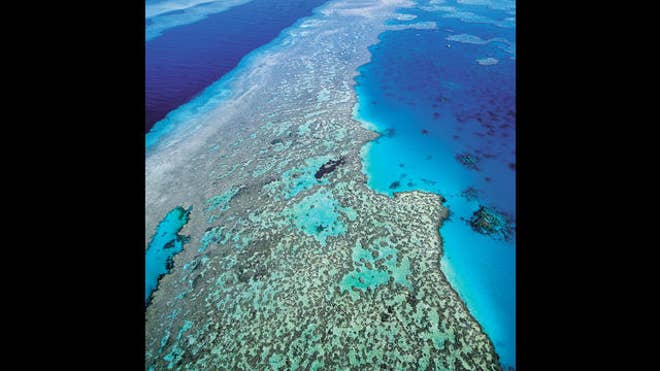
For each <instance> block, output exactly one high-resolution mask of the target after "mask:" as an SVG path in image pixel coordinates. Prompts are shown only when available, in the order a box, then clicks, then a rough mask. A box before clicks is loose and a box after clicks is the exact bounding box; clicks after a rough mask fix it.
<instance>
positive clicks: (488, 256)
mask: <svg viewBox="0 0 660 371" xmlns="http://www.w3.org/2000/svg"><path fill="white" fill-rule="evenodd" d="M466 2H467V1H462V2H461V3H457V2H454V1H447V2H444V3H443V4H440V5H438V4H434V3H433V2H424V1H423V2H421V7H419V8H415V9H401V12H402V13H408V14H414V15H416V16H417V18H416V19H414V20H413V21H412V22H425V21H433V22H436V24H437V25H438V28H437V29H434V30H415V29H409V30H403V31H393V32H392V31H389V32H385V33H383V34H381V35H380V40H381V41H380V43H379V44H377V45H375V46H373V47H371V48H370V50H371V52H372V60H371V62H370V63H368V64H366V65H364V66H362V67H360V69H359V72H360V75H359V76H358V77H357V78H356V81H357V83H358V85H357V87H356V92H357V94H358V108H357V110H356V118H357V119H359V120H362V121H363V122H365V124H366V125H372V126H373V127H375V129H376V130H377V131H379V132H381V133H382V135H381V137H379V138H377V139H376V140H374V141H373V142H371V143H368V144H367V145H366V146H365V148H364V149H363V160H364V168H363V170H364V172H365V174H366V175H367V178H368V184H369V186H370V187H372V188H373V189H375V190H377V191H379V192H382V193H385V194H388V195H392V194H393V193H394V192H400V191H409V190H424V191H430V192H435V193H438V194H440V195H442V196H443V197H444V198H445V199H446V201H445V202H444V204H445V206H447V207H448V208H449V211H450V217H449V220H448V221H446V222H445V223H444V224H443V226H442V228H441V229H440V235H441V237H442V238H443V246H444V254H443V258H442V260H441V262H440V265H441V267H442V270H443V271H444V272H445V274H446V275H447V277H448V279H449V281H450V282H451V284H452V286H453V287H454V288H455V289H456V290H457V292H458V293H459V294H460V296H461V297H462V298H463V300H464V301H465V302H466V304H467V306H468V308H469V309H470V312H471V313H472V315H473V316H474V317H475V318H476V319H477V320H478V322H479V323H480V324H481V325H482V327H483V328H484V330H485V331H486V333H487V334H488V335H489V337H490V338H491V340H492V341H493V343H494V345H495V349H496V351H497V353H498V355H499V356H500V361H501V363H502V365H503V366H504V367H509V366H511V367H515V331H516V324H515V318H516V312H515V300H516V290H515V263H516V254H515V249H516V247H515V215H516V212H515V125H516V122H515V110H516V108H515V27H514V26H515V24H514V22H513V21H512V19H513V18H515V8H513V4H514V3H513V2H502V1H500V2H489V1H485V0H484V1H478V2H475V1H472V3H475V4H476V3H479V4H484V5H468V4H465V3H466ZM391 23H392V24H398V23H405V22H398V21H393V22H391ZM481 206H485V207H489V208H492V209H493V210H496V212H498V213H500V214H501V215H502V216H503V219H505V220H507V221H508V223H509V224H508V226H507V227H508V228H510V229H511V230H512V231H514V235H513V237H511V236H507V235H504V234H499V233H493V234H482V233H478V232H477V231H475V230H474V229H473V228H472V226H471V225H470V223H469V222H470V219H471V218H472V216H473V214H474V213H475V212H476V211H477V210H479V208H480V207H481Z"/></svg>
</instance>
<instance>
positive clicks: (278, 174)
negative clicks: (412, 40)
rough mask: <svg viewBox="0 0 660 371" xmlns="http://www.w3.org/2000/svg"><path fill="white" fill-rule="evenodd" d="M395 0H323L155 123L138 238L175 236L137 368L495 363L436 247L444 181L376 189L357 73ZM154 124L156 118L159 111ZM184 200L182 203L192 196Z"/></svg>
mask: <svg viewBox="0 0 660 371" xmlns="http://www.w3.org/2000/svg"><path fill="white" fill-rule="evenodd" d="M414 5H415V4H414V3H413V2H409V1H401V0H363V1H347V0H336V1H335V0H333V1H330V2H328V3H327V4H326V5H324V6H322V7H321V8H319V9H317V10H316V11H315V14H314V16H313V17H310V18H307V19H303V20H301V21H300V22H298V23H297V24H295V25H294V26H292V27H291V28H289V29H287V30H285V31H284V32H283V33H282V34H281V35H280V37H279V38H278V39H276V40H275V41H273V43H271V44H269V45H268V46H267V47H264V48H261V49H259V50H257V51H256V52H254V53H252V54H251V55H250V56H248V57H247V58H246V59H244V61H243V62H241V65H239V67H238V68H237V69H236V70H235V71H234V73H232V74H231V76H229V77H228V78H226V79H223V81H221V82H220V83H219V84H218V85H217V86H214V87H212V88H211V89H210V90H208V92H207V94H202V97H204V99H205V100H203V101H202V100H197V101H192V102H190V103H189V104H187V105H185V106H183V107H181V108H180V109H178V110H177V112H176V113H175V114H173V115H172V116H170V119H169V120H168V121H167V122H166V123H164V124H163V125H161V127H160V129H161V134H160V135H159V136H158V137H157V138H156V139H152V142H151V143H152V144H151V145H150V146H149V148H148V150H147V155H146V168H145V171H146V200H145V202H146V205H145V206H146V220H145V222H146V231H147V233H146V234H145V247H147V246H149V244H150V242H151V241H150V238H151V236H153V235H154V231H155V230H156V229H157V226H158V225H159V223H160V222H161V220H162V219H163V218H164V217H165V216H166V215H167V214H168V212H170V211H171V210H172V209H173V208H176V207H182V208H185V209H187V210H191V211H190V214H189V215H188V220H187V223H186V224H185V225H184V226H183V227H182V228H181V230H180V231H179V233H180V234H181V235H185V236H189V237H187V241H188V242H187V243H186V244H185V246H184V248H183V250H182V251H181V252H179V253H178V254H177V255H175V256H174V258H173V265H172V267H171V270H170V272H169V274H166V275H164V276H163V277H162V278H161V279H160V281H159V282H158V289H157V290H156V291H154V292H153V295H152V299H151V302H150V304H149V306H148V307H147V309H146V312H145V317H146V318H145V320H146V324H145V330H146V342H145V348H146V354H145V355H146V360H145V369H153V370H161V369H276V370H277V369H291V370H295V369H314V370H316V369H321V368H323V369H374V368H386V369H419V370H426V369H437V370H443V369H447V370H461V369H473V370H497V369H500V365H499V362H498V357H497V355H496V353H495V352H494V349H493V344H492V343H491V341H490V340H489V338H488V336H487V335H486V334H485V333H484V332H483V330H482V328H481V327H480V326H479V324H478V323H477V322H476V321H475V320H474V318H473V317H472V316H471V315H470V313H469V311H468V310H467V308H466V306H465V305H464V304H463V303H462V301H461V300H460V297H459V296H458V294H457V293H456V292H455V291H454V290H453V289H452V287H451V286H450V284H449V283H448V282H447V279H446V277H445V275H444V274H443V272H442V271H441V269H440V265H439V261H440V257H441V255H442V241H441V238H440V235H439V234H438V228H439V227H440V225H441V224H442V222H443V220H445V219H446V218H447V215H448V211H447V209H446V208H445V207H444V206H443V205H442V200H443V198H442V196H439V195H437V194H432V193H424V192H417V191H412V192H402V193H395V194H394V197H388V196H387V195H384V194H379V193H376V192H374V191H373V190H372V189H370V188H369V187H368V186H367V184H366V177H365V175H364V173H363V172H362V167H363V164H362V158H361V155H360V153H361V150H362V147H363V145H364V144H365V143H366V142H368V141H370V140H373V139H374V138H376V137H377V134H376V133H375V132H373V131H370V130H368V129H367V128H365V127H364V126H363V124H361V123H360V122H358V121H356V120H354V119H353V114H354V110H355V106H356V96H355V91H354V84H355V82H354V77H355V76H356V74H357V72H356V70H357V68H358V67H359V66H360V65H363V64H365V63H367V62H368V61H369V58H370V55H369V51H368V47H369V46H370V45H373V44H375V43H377V41H378V35H379V34H380V33H382V32H384V31H386V30H388V29H389V30H393V31H395V30H402V29H406V28H415V29H429V28H432V27H433V25H431V24H429V23H424V24H415V23H414V22H413V23H410V24H408V25H401V24H398V25H396V26H391V25H388V24H387V21H388V20H390V19H401V17H403V18H404V19H405V18H407V17H406V16H405V15H403V14H401V13H397V8H405V7H411V6H414ZM164 128H165V129H166V130H163V129H164ZM191 206H193V208H192V209H190V207H191Z"/></svg>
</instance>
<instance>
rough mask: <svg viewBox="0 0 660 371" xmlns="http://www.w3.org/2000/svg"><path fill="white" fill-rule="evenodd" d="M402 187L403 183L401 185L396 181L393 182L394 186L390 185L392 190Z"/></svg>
mask: <svg viewBox="0 0 660 371" xmlns="http://www.w3.org/2000/svg"><path fill="white" fill-rule="evenodd" d="M400 185H401V183H399V181H398V180H396V181H394V182H392V184H390V189H397V188H399V186H400Z"/></svg>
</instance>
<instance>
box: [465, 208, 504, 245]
mask: <svg viewBox="0 0 660 371" xmlns="http://www.w3.org/2000/svg"><path fill="white" fill-rule="evenodd" d="M470 226H471V227H472V229H473V230H474V231H476V232H478V233H481V234H486V235H490V236H492V237H496V238H497V237H499V238H503V239H505V240H508V239H510V238H511V236H512V235H513V230H514V228H515V227H514V226H513V222H511V220H510V218H509V217H508V216H507V215H506V214H504V213H501V212H499V211H497V210H495V209H494V208H490V207H486V206H483V205H480V206H479V210H477V211H475V212H474V214H472V218H470Z"/></svg>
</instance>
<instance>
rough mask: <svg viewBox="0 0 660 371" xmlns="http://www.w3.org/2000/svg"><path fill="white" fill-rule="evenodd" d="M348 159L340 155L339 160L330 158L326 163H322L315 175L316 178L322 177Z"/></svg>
mask: <svg viewBox="0 0 660 371" xmlns="http://www.w3.org/2000/svg"><path fill="white" fill-rule="evenodd" d="M345 162H346V161H345V160H344V158H343V157H340V158H339V160H330V161H328V162H326V163H325V164H323V165H321V168H319V170H318V171H317V172H316V174H314V177H315V178H316V179H321V178H323V176H324V175H325V174H328V173H331V172H333V171H334V170H335V169H336V168H337V166H339V165H342V164H343V163H345Z"/></svg>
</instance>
